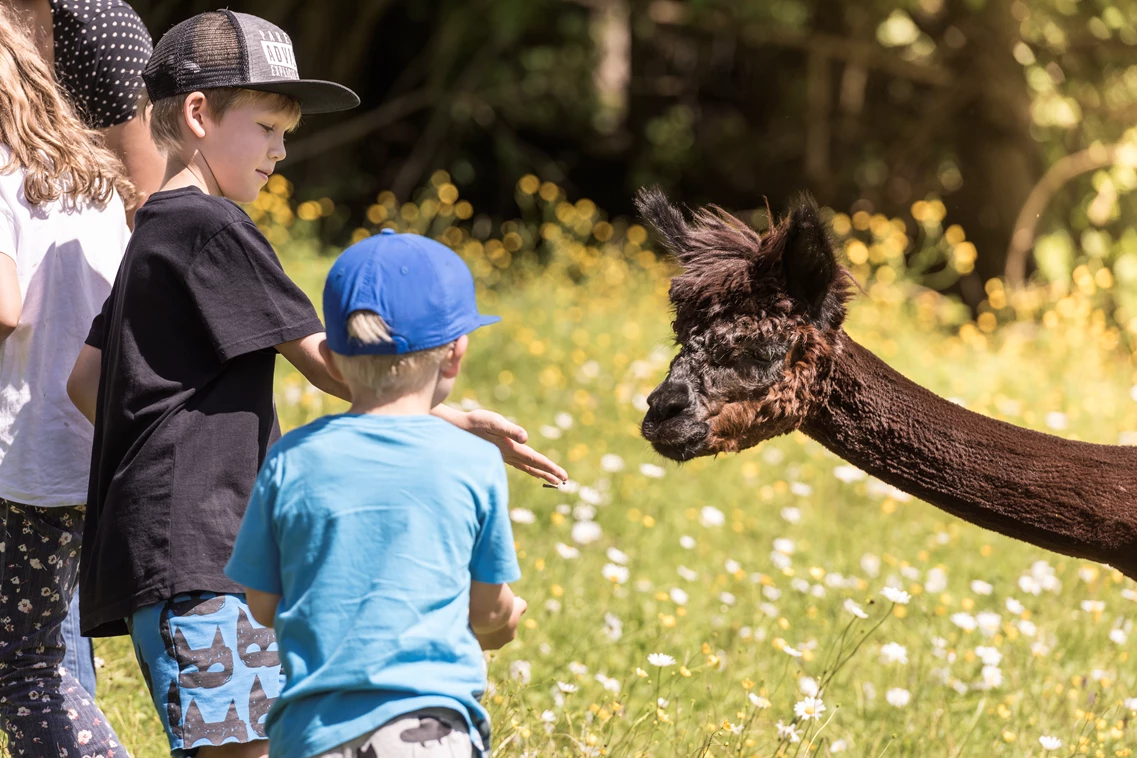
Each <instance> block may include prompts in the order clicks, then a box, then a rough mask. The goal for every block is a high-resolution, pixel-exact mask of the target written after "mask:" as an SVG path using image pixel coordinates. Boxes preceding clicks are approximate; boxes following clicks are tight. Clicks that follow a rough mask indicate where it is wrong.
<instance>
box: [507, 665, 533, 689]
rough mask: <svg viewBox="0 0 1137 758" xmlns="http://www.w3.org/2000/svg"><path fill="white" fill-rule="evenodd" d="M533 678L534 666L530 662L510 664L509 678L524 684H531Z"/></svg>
mask: <svg viewBox="0 0 1137 758" xmlns="http://www.w3.org/2000/svg"><path fill="white" fill-rule="evenodd" d="M531 676H532V666H530V665H529V661H514V662H513V663H511V664H509V678H510V679H516V680H517V681H519V682H521V683H522V684H529V679H530V677H531Z"/></svg>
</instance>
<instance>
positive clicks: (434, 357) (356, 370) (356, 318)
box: [332, 311, 453, 395]
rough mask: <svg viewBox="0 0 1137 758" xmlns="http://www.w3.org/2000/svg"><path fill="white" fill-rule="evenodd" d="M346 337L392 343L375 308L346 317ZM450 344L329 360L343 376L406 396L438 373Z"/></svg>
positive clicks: (388, 330)
mask: <svg viewBox="0 0 1137 758" xmlns="http://www.w3.org/2000/svg"><path fill="white" fill-rule="evenodd" d="M347 336H348V337H349V338H351V339H353V340H358V341H359V342H360V343H362V344H364V345H379V344H382V343H384V342H391V341H392V340H391V330H390V328H388V326H387V324H386V322H384V321H383V317H382V316H380V315H379V314H378V313H375V312H374V311H355V312H354V313H352V314H350V315H349V316H348V317H347ZM452 346H453V343H451V344H449V345H443V346H442V347H434V348H430V349H429V350H419V351H416V352H413V353H403V354H402V355H340V354H338V353H332V360H333V361H335V364H336V368H338V369H339V371H340V373H341V374H343V375H344V378H345V379H347V380H348V381H350V382H354V383H355V384H362V385H363V386H365V387H367V388H368V389H370V390H372V391H373V392H378V393H381V394H384V395H406V394H408V393H410V392H414V391H415V390H417V389H419V388H421V387H422V386H423V385H425V384H426V383H427V382H428V381H429V380H430V379H431V377H432V376H434V375H435V374H436V373H437V372H438V367H439V366H441V365H442V361H443V359H444V358H446V353H447V352H448V351H449V350H450V348H451V347H452Z"/></svg>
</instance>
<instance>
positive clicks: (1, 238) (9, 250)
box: [0, 199, 18, 260]
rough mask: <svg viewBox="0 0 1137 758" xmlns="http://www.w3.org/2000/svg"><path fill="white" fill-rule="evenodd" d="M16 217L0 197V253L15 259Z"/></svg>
mask: <svg viewBox="0 0 1137 758" xmlns="http://www.w3.org/2000/svg"><path fill="white" fill-rule="evenodd" d="M16 231H17V230H16V218H15V217H14V216H13V215H12V211H11V209H10V208H9V207H8V203H6V202H5V201H4V200H3V199H0V254H3V255H6V256H8V257H9V258H11V259H12V260H16V241H17V237H18V235H17V233H16Z"/></svg>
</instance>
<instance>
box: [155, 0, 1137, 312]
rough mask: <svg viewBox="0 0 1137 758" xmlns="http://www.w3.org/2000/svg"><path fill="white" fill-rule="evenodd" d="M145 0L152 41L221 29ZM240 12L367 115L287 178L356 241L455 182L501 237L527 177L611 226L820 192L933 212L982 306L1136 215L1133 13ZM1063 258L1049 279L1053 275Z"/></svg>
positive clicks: (775, 3) (891, 1)
mask: <svg viewBox="0 0 1137 758" xmlns="http://www.w3.org/2000/svg"><path fill="white" fill-rule="evenodd" d="M134 4H135V6H136V7H137V8H138V10H139V12H140V13H141V14H142V16H143V18H144V19H145V20H146V21H147V22H148V23H149V25H150V28H151V30H152V32H154V34H155V36H157V35H159V34H160V33H161V32H162V31H163V30H164V29H165V28H168V27H169V26H170V25H171V24H172V23H175V22H177V21H179V20H181V19H182V18H185V17H187V16H189V15H190V14H192V13H195V12H198V11H201V10H206V9H208V8H211V7H212V4H211V3H207V2H204V0H137V1H136V2H135V3H134ZM232 7H233V8H234V9H235V10H242V11H248V12H251V13H256V14H259V15H262V16H264V17H266V18H269V19H270V20H272V21H274V22H276V23H278V24H280V25H281V26H282V27H284V28H285V29H287V30H289V31H290V33H291V34H292V35H293V38H294V40H295V42H296V48H297V54H298V57H299V59H300V61H301V66H302V68H303V69H304V72H305V75H307V76H325V77H330V78H335V79H337V80H339V81H343V82H344V83H346V84H348V85H350V86H352V87H354V88H355V89H357V90H358V91H359V92H360V94H361V95H362V97H363V102H364V105H363V106H362V107H361V108H360V109H359V110H358V111H357V112H355V113H351V114H344V115H341V116H334V117H319V118H317V119H311V120H310V123H309V124H306V125H305V126H304V127H302V129H301V131H300V132H299V133H298V134H297V135H296V136H295V137H294V139H293V141H292V142H291V144H290V157H289V159H288V161H287V162H286V163H285V164H284V165H283V166H282V170H283V171H285V172H286V173H287V174H288V175H289V176H290V177H291V178H293V179H294V180H296V181H297V183H298V186H299V187H300V192H301V194H302V195H303V194H307V195H309V196H312V197H317V196H320V195H329V196H335V197H336V198H337V199H340V200H346V201H348V202H347V203H346V204H344V203H341V205H340V208H339V209H338V210H337V212H336V215H335V216H333V218H332V219H330V222H331V223H329V225H328V226H327V227H326V232H327V233H328V234H330V235H332V236H336V237H338V241H342V240H343V238H344V237H346V234H347V231H348V230H349V229H350V228H351V226H350V225H349V224H348V221H349V216H352V215H354V217H355V218H356V219H358V218H359V217H360V216H361V214H362V210H363V208H365V207H366V206H367V205H368V204H369V203H371V202H372V201H373V198H374V196H375V193H376V192H378V191H379V190H381V189H391V190H393V191H394V192H395V193H396V195H397V196H398V197H399V198H401V199H406V198H408V196H409V195H410V193H411V192H412V191H413V190H414V189H415V188H416V187H418V186H419V185H421V184H422V183H423V182H424V181H425V179H426V177H428V176H429V175H430V173H431V172H432V171H433V170H435V169H437V168H445V169H447V170H448V171H450V173H451V175H452V176H453V177H454V179H455V181H456V182H457V183H458V184H459V185H461V186H462V190H463V193H464V194H465V195H468V196H470V197H471V199H472V200H474V202H475V205H476V207H478V208H485V209H489V210H490V211H491V212H494V213H497V214H500V215H506V214H509V213H511V212H512V204H513V200H514V192H515V182H516V179H517V177H518V176H520V175H522V174H524V173H527V172H534V173H537V174H538V175H540V176H542V177H546V178H549V179H552V180H554V181H557V182H558V183H560V184H562V185H563V186H565V187H567V188H568V190H569V191H570V193H577V194H580V195H585V196H588V197H590V198H592V199H594V200H595V201H597V203H598V204H599V205H600V206H601V207H603V208H606V209H608V210H610V211H613V212H630V211H631V206H630V198H631V195H632V193H633V192H634V190H635V188H636V187H638V186H639V185H641V184H646V183H651V182H659V183H662V184H664V185H666V186H667V187H668V188H669V190H670V191H671V192H672V193H674V194H675V195H676V196H678V197H682V198H684V199H685V200H686V201H687V202H689V203H691V204H697V203H703V202H707V201H713V202H718V203H721V204H723V205H726V206H728V207H732V208H735V209H738V208H762V207H764V205H765V199H764V198H768V199H769V202H770V203H771V205H772V206H773V207H774V208H775V209H777V208H780V207H784V206H785V205H786V204H787V203H788V200H789V198H790V196H791V195H793V194H795V193H797V192H799V191H802V190H809V191H812V192H813V193H814V194H816V195H817V196H818V197H819V199H821V200H822V201H823V202H826V203H828V204H831V205H833V206H835V207H838V208H854V209H865V210H871V211H881V212H885V213H889V214H890V215H898V214H900V213H901V212H903V211H905V210H907V208H908V207H909V206H910V205H911V204H912V203H913V202H914V201H917V200H921V199H925V198H928V197H931V196H934V197H940V198H942V199H943V201H944V203H945V205H946V206H947V211H948V216H947V219H946V221H945V223H958V224H961V225H962V226H963V228H964V229H965V230H966V233H967V235H968V239H970V240H971V241H972V242H974V243H975V246H976V250H977V252H978V257H977V260H976V261H975V263H974V272H973V273H972V274H971V275H970V276H968V277H965V278H964V280H963V281H962V282H961V283H960V288H961V292H962V294H963V295H964V296H965V298H966V299H967V300H968V301H969V302H971V303H972V304H975V303H977V302H978V301H979V300H981V299H982V298H983V296H984V291H983V286H982V285H983V282H984V281H985V280H986V279H988V278H990V277H992V276H995V275H999V274H1002V273H1003V271H1004V269H1006V268H1007V266H1008V261H1007V255H1008V251H1009V250H1010V251H1012V255H1011V258H1012V260H1011V263H1010V267H1011V269H1013V270H1014V271H1018V270H1020V269H1022V270H1025V264H1026V262H1027V261H1028V260H1029V259H1030V255H1029V253H1030V251H1031V250H1032V249H1033V248H1034V247H1035V246H1034V242H1035V241H1036V240H1038V241H1039V242H1042V243H1045V244H1044V245H1043V247H1044V248H1045V250H1049V251H1051V252H1053V251H1054V250H1059V252H1058V253H1053V254H1050V257H1051V258H1055V257H1056V259H1058V258H1060V259H1061V261H1065V262H1064V263H1062V265H1064V266H1066V268H1067V269H1069V268H1071V267H1072V266H1073V265H1074V262H1075V261H1076V260H1078V259H1079V256H1082V251H1081V249H1080V248H1079V244H1080V243H1082V241H1083V240H1082V238H1083V237H1084V235H1085V233H1086V232H1087V231H1089V232H1093V233H1095V234H1097V233H1105V234H1107V235H1108V234H1109V232H1110V230H1111V228H1112V226H1114V225H1116V224H1117V223H1118V219H1119V218H1121V217H1122V210H1123V209H1124V210H1126V211H1128V212H1129V213H1132V212H1133V211H1134V210H1137V207H1135V206H1134V205H1133V202H1132V200H1130V199H1127V198H1128V194H1127V193H1129V192H1130V190H1132V189H1133V188H1134V187H1135V186H1137V174H1135V172H1134V167H1135V165H1137V160H1130V156H1131V155H1134V154H1135V153H1133V151H1130V150H1127V149H1125V148H1126V145H1127V144H1128V141H1127V140H1128V137H1127V132H1126V130H1127V128H1128V126H1129V123H1128V122H1129V121H1130V120H1131V119H1132V118H1133V116H1134V115H1135V114H1137V59H1135V52H1137V48H1135V45H1137V31H1135V22H1137V0H1114V1H1112V2H1107V1H1106V0H1080V1H1078V0H859V1H858V2H855V3H851V2H845V1H844V0H688V1H687V2H680V1H679V0H472V1H459V0H433V1H431V0H363V1H362V2H361V1H359V0H352V1H351V2H349V1H348V0H322V2H320V3H311V2H308V3H305V2H301V0H234V2H233V3H232ZM1095 146H1096V147H1095ZM1067 156H1080V157H1078V158H1077V159H1073V158H1067ZM1063 159H1065V161H1064V162H1063V163H1059V162H1060V161H1063ZM1048 167H1055V168H1056V169H1057V170H1055V169H1051V171H1050V172H1049V173H1046V172H1047V169H1048ZM1095 170H1097V172H1098V173H1096V174H1095V173H1093V172H1094V171H1095ZM1044 173H1045V176H1046V179H1045V180H1043V176H1044ZM1028 198H1029V199H1030V202H1029V203H1028ZM1024 207H1025V208H1027V210H1028V211H1031V212H1033V211H1032V209H1034V208H1037V209H1038V210H1037V212H1036V214H1035V215H1034V216H1031V215H1029V213H1028V214H1027V215H1024V213H1025V212H1024V210H1023V209H1024ZM762 212H764V211H762ZM756 218H757V219H758V221H759V222H761V212H760V213H759V214H758V216H756ZM912 231H913V234H915V233H916V232H917V231H918V230H917V229H915V228H913V230H912ZM1059 233H1061V234H1065V235H1066V236H1065V239H1067V240H1068V241H1070V244H1068V245H1066V246H1065V247H1063V246H1062V245H1058V244H1057V243H1056V242H1055V240H1060V239H1061V238H1060V237H1058V236H1055V235H1057V234H1059ZM1016 234H1017V236H1016ZM1115 237H1118V238H1119V237H1120V234H1119V233H1114V234H1113V235H1112V236H1110V239H1109V242H1110V245H1112V242H1113V240H1114V238H1115ZM1100 241H1101V240H1099V242H1100ZM1094 244H1095V245H1096V244H1097V243H1094ZM1047 246H1048V247H1047ZM1098 247H1100V245H1098ZM1106 248H1108V250H1109V251H1112V252H1103V253H1102V255H1103V256H1104V257H1109V256H1114V257H1116V256H1120V255H1122V254H1125V253H1127V252H1128V253H1131V254H1132V255H1133V259H1132V263H1133V265H1132V268H1133V277H1134V279H1135V280H1137V241H1135V243H1134V249H1133V250H1131V251H1129V250H1128V249H1126V250H1125V251H1117V250H1113V248H1112V247H1110V246H1109V245H1106ZM1094 249H1097V247H1095V248H1094ZM1047 260H1048V262H1047V263H1046V265H1044V266H1043V268H1044V273H1046V272H1051V273H1052V272H1053V271H1057V270H1059V269H1060V268H1061V266H1058V265H1057V264H1054V265H1052V263H1051V262H1050V261H1049V259H1047ZM1061 261H1060V262H1061ZM1047 275H1050V273H1047Z"/></svg>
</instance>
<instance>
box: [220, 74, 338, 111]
mask: <svg viewBox="0 0 1137 758" xmlns="http://www.w3.org/2000/svg"><path fill="white" fill-rule="evenodd" d="M240 86H241V88H242V89H252V90H257V91H259V92H278V93H280V94H281V95H288V96H289V97H294V98H296V99H297V100H299V101H300V112H301V113H303V114H305V115H308V114H312V113H335V112H336V111H347V110H351V109H352V108H354V107H356V106H357V105H359V95H357V94H355V93H354V92H352V91H351V90H350V89H348V88H347V87H345V86H343V85H342V84H336V83H335V82H325V81H322V80H320V79H286V80H282V81H275V82H254V83H249V84H242V85H240Z"/></svg>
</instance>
